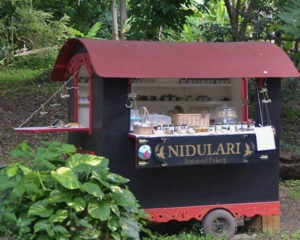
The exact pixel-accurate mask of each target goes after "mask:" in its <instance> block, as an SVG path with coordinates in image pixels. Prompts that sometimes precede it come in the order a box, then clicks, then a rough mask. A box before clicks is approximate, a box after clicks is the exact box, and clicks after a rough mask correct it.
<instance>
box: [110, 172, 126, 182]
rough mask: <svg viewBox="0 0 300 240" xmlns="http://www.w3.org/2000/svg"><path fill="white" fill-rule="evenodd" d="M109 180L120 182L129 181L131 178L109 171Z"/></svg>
mask: <svg viewBox="0 0 300 240" xmlns="http://www.w3.org/2000/svg"><path fill="white" fill-rule="evenodd" d="M107 180H108V181H110V182H113V183H119V184H123V183H128V182H129V179H127V178H124V177H122V176H120V175H119V174H115V173H109V174H108V175H107Z"/></svg>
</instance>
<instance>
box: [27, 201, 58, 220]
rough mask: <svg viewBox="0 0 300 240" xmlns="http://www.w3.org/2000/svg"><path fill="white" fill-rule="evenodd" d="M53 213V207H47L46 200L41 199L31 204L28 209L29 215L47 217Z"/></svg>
mask: <svg viewBox="0 0 300 240" xmlns="http://www.w3.org/2000/svg"><path fill="white" fill-rule="evenodd" d="M52 213H53V209H51V208H48V202H47V200H42V201H38V202H35V203H34V204H32V205H31V206H30V208H29V210H28V215H29V216H40V217H44V218H47V217H49V216H50V215H51V214H52Z"/></svg>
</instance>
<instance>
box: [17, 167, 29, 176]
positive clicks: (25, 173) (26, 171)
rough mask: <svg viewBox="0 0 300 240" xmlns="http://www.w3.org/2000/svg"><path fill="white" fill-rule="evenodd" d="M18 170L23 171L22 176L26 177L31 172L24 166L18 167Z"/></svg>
mask: <svg viewBox="0 0 300 240" xmlns="http://www.w3.org/2000/svg"><path fill="white" fill-rule="evenodd" d="M19 168H20V169H21V170H22V171H23V174H24V175H27V174H29V173H31V172H32V170H31V169H30V168H28V167H25V166H23V165H20V166H19Z"/></svg>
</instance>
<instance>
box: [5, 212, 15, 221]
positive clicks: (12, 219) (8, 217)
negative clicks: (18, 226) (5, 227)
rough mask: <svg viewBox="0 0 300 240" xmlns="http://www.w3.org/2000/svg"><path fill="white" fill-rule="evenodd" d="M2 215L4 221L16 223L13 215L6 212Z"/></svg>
mask: <svg viewBox="0 0 300 240" xmlns="http://www.w3.org/2000/svg"><path fill="white" fill-rule="evenodd" d="M3 215H4V217H5V218H6V219H8V220H10V221H13V222H17V217H16V215H15V214H14V213H12V212H8V211H6V212H4V213H3Z"/></svg>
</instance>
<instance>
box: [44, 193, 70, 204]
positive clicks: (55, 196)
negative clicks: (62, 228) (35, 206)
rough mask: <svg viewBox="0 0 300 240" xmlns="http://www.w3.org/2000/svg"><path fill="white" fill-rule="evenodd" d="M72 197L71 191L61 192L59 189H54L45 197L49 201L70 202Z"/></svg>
mask: <svg viewBox="0 0 300 240" xmlns="http://www.w3.org/2000/svg"><path fill="white" fill-rule="evenodd" d="M71 199H72V194H71V193H66V192H62V191H60V190H54V191H52V192H51V193H50V195H49V197H48V198H47V200H48V202H49V203H60V202H70V201H71Z"/></svg>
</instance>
